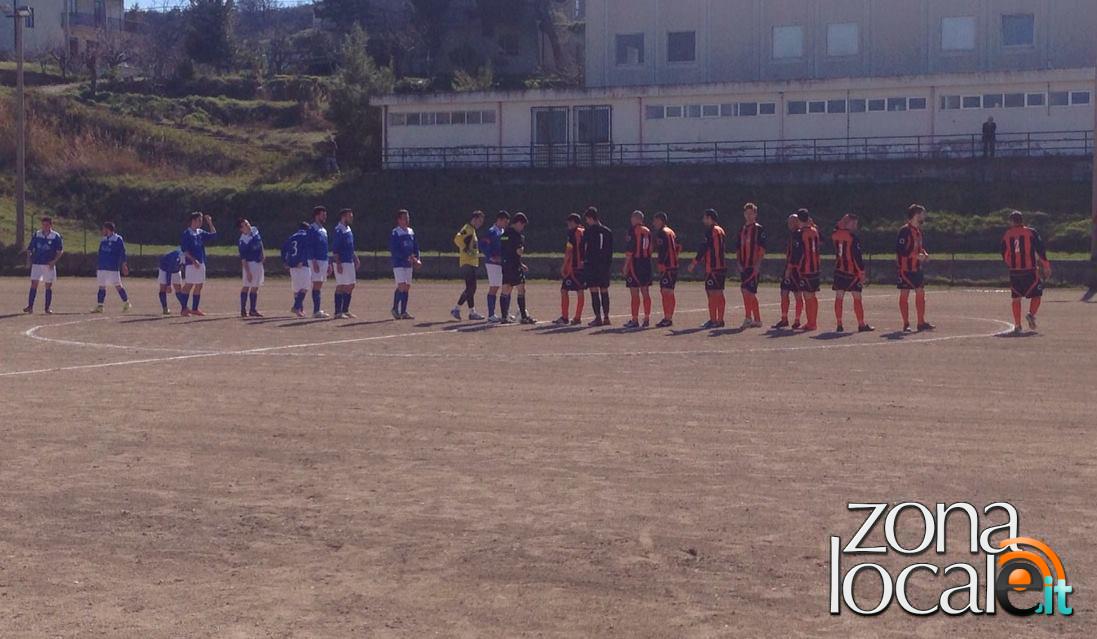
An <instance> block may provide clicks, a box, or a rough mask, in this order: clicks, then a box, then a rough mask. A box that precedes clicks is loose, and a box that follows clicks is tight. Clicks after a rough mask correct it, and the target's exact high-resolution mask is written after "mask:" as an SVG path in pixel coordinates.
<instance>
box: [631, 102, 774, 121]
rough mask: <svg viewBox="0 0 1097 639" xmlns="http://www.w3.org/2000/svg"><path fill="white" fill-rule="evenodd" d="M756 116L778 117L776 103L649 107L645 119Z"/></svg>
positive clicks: (645, 110) (645, 111)
mask: <svg viewBox="0 0 1097 639" xmlns="http://www.w3.org/2000/svg"><path fill="white" fill-rule="evenodd" d="M756 115H777V103H776V102H733V103H727V104H679V105H672V106H648V107H646V108H645V109H644V117H645V119H648V120H663V119H667V120H673V119H677V118H736V117H753V116H756Z"/></svg>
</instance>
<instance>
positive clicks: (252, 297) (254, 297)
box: [248, 291, 259, 313]
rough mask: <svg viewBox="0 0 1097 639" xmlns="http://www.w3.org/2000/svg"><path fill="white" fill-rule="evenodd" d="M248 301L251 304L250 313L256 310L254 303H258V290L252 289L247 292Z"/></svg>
mask: <svg viewBox="0 0 1097 639" xmlns="http://www.w3.org/2000/svg"><path fill="white" fill-rule="evenodd" d="M248 303H249V304H250V305H251V312H252V313H256V312H258V311H257V310H256V309H255V305H256V304H258V303H259V291H252V292H251V293H248Z"/></svg>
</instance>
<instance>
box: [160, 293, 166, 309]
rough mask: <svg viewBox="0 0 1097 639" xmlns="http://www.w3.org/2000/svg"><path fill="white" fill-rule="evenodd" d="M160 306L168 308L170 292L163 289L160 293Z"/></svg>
mask: <svg viewBox="0 0 1097 639" xmlns="http://www.w3.org/2000/svg"><path fill="white" fill-rule="evenodd" d="M160 308H162V309H164V310H165V311H166V310H168V294H167V293H164V292H162V291H161V293H160Z"/></svg>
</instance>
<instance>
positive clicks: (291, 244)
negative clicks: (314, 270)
mask: <svg viewBox="0 0 1097 639" xmlns="http://www.w3.org/2000/svg"><path fill="white" fill-rule="evenodd" d="M282 263H283V264H285V265H286V268H288V269H289V281H290V290H292V291H293V308H291V309H290V311H291V312H292V313H293V314H294V315H296V316H297V317H301V318H303V317H304V316H305V296H306V295H308V291H309V287H311V286H312V274H311V273H310V272H309V223H308V222H301V223H300V224H298V225H297V231H296V232H294V234H293V235H291V236H289V238H288V239H286V243H285V244H283V245H282Z"/></svg>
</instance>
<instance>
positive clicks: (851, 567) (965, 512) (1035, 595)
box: [830, 502, 1074, 616]
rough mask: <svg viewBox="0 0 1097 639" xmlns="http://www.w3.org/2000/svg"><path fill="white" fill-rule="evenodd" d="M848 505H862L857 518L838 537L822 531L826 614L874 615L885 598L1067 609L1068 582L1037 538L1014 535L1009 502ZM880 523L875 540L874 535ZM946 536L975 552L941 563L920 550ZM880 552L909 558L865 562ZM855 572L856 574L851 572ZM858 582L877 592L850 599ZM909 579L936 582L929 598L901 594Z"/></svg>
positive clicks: (952, 605)
mask: <svg viewBox="0 0 1097 639" xmlns="http://www.w3.org/2000/svg"><path fill="white" fill-rule="evenodd" d="M848 508H849V510H851V511H855V512H861V511H863V512H864V513H865V520H864V522H863V523H862V524H861V526H860V528H858V529H857V531H856V532H855V533H854V534H853V536H852V537H850V539H849V541H848V542H847V543H845V544H843V543H842V539H841V538H840V537H838V536H832V537H831V538H830V614H832V615H840V614H842V613H843V611H846V610H848V611H850V612H852V613H854V614H857V615H862V616H873V615H879V614H882V613H883V612H884V611H886V610H888V608H890V607H891V606H892V605H893V604H898V605H899V607H900V608H902V609H903V610H904V611H905V612H907V613H909V614H912V615H918V616H928V615H935V614H945V615H964V614H971V615H994V614H997V613H998V609H999V608H1000V609H1001V610H1004V611H1005V612H1007V613H1009V614H1011V615H1017V616H1031V615H1045V616H1050V615H1055V614H1059V615H1063V616H1067V615H1071V614H1073V612H1074V611H1073V609H1072V608H1071V607H1070V605H1069V602H1068V601H1067V599H1068V595H1070V594H1071V593H1072V592H1073V588H1072V587H1071V586H1069V585H1067V577H1066V571H1065V569H1064V568H1063V562H1062V560H1061V559H1060V558H1059V555H1058V554H1056V553H1055V552H1054V551H1053V550H1052V549H1051V548H1050V547H1049V546H1048V545H1047V544H1045V543H1044V542H1042V541H1039V540H1037V539H1033V538H1031V537H1022V536H1021V535H1020V532H1019V528H1020V526H1019V519H1020V518H1019V517H1018V514H1017V509H1016V508H1014V507H1013V506H1012V505H1011V504H1008V503H1005V502H997V503H993V504H989V505H987V506H985V507H984V508H983V509H982V510H981V511H979V510H977V509H976V508H975V506H973V505H971V504H968V503H962V502H961V503H955V504H948V505H946V504H936V506H935V507H932V508H931V507H929V506H926V505H924V504H920V503H917V502H906V503H901V504H896V505H894V506H891V505H890V504H849V505H848ZM984 518H985V521H984ZM950 527H952V528H951V529H950ZM880 529H882V531H883V541H884V544H883V545H880V544H879V541H878V534H879V531H880ZM919 537H920V541H919V542H918V543H917V544H916V545H912V544H911V543H910V542H909V541H908V542H907V545H904V544H903V543H901V542H900V538H902V539H904V540H910V539H918V538H919ZM950 538H951V539H957V538H959V539H963V543H964V545H965V547H964V548H963V550H966V551H967V552H968V553H970V554H971V555H974V556H975V558H973V559H972V560H971V561H969V562H958V563H951V564H948V565H946V566H942V565H939V563H934V562H932V561H927V560H926V558H927V556H928V557H933V556H937V557H942V556H944V555H946V554H948V552H949V545H948V540H949V539H950ZM993 538H1000V539H998V540H997V541H995V540H994V539H993ZM869 539H877V541H868V540H869ZM953 550H954V551H955V550H956V549H953ZM881 555H883V556H889V555H898V556H899V557H900V560H899V561H895V560H892V559H889V560H888V562H887V563H888V564H889V565H891V564H895V563H899V564H902V563H904V562H903V561H902V560H901V558H902V557H910V558H912V561H911V563H908V564H907V565H905V566H903V567H901V568H900V569H898V570H897V569H896V568H894V567H892V568H890V569H889V568H885V567H884V566H882V565H881V564H879V563H875V562H873V561H869V560H872V559H874V558H876V557H879V556H881ZM914 558H918V560H915V559H914ZM843 560H845V562H843ZM843 566H845V569H843ZM896 570H897V571H896ZM892 572H895V574H894V575H893V574H892ZM862 575H863V579H858V577H859V576H862ZM877 580H878V581H877ZM873 582H876V583H873ZM859 583H860V584H861V585H862V586H863V585H865V584H872V588H871V593H879V597H880V599H879V601H876V596H877V595H876V594H871V596H870V595H865V596H863V597H861V598H858V596H857V595H858V584H859ZM877 584H878V585H877ZM913 584H917V585H916V586H913V589H915V590H917V591H918V592H919V593H924V592H926V591H927V590H928V591H929V592H937V589H938V588H939V592H940V595H939V596H938V597H936V603H933V605H929V604H930V603H932V601H920V602H919V603H920V605H916V604H915V603H913V602H912V601H911V597H910V596H909V591H910V590H911V589H912V585H913ZM866 598H868V599H872V601H871V602H870V603H871V604H872V605H871V606H868V605H866V604H865V601H864V599H866ZM919 599H920V600H922V599H924V597H923V596H919Z"/></svg>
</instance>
